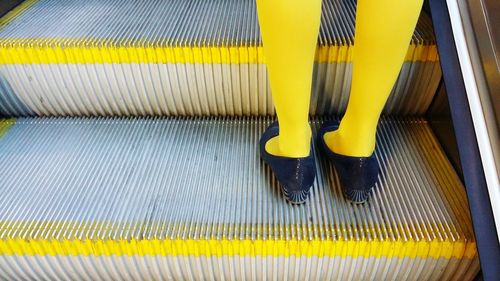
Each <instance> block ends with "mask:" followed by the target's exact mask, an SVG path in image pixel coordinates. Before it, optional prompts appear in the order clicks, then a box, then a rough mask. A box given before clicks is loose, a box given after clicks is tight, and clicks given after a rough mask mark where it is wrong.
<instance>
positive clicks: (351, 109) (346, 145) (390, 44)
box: [324, 0, 423, 157]
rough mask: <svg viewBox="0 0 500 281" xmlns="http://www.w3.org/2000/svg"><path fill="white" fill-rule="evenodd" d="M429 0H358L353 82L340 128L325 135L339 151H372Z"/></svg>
mask: <svg viewBox="0 0 500 281" xmlns="http://www.w3.org/2000/svg"><path fill="white" fill-rule="evenodd" d="M422 2H423V0H405V1H393V0H358V6H357V12H356V34H355V39H354V44H355V46H354V57H353V59H354V60H353V77H352V88H351V93H350V97H349V103H348V105H347V110H346V113H345V115H344V118H343V119H342V122H341V123H340V127H339V129H338V130H336V131H333V132H329V133H326V134H325V136H324V139H325V142H326V144H327V145H328V147H329V148H330V149H331V150H332V151H333V152H335V153H338V154H342V155H346V156H356V157H367V156H370V155H371V154H372V153H373V151H374V149H375V133H376V129H377V124H378V120H379V117H380V114H381V112H382V109H383V108H384V105H385V102H386V101H387V98H388V96H389V94H390V92H391V90H392V87H393V86H394V83H395V81H396V79H397V77H398V74H399V71H400V70H401V66H402V65H403V61H404V58H405V55H406V52H407V50H408V46H409V44H410V40H411V37H412V34H413V30H414V29H415V25H416V23H417V20H418V16H419V14H420V9H421V7H422Z"/></svg>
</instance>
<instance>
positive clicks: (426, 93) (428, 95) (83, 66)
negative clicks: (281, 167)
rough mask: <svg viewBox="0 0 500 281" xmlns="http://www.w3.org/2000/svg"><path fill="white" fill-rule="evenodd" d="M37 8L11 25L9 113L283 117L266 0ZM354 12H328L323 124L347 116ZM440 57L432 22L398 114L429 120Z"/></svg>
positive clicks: (3, 106)
mask: <svg viewBox="0 0 500 281" xmlns="http://www.w3.org/2000/svg"><path fill="white" fill-rule="evenodd" d="M30 1H31V2H30ZM30 1H28V2H26V3H27V4H26V5H24V6H23V7H22V9H19V10H16V11H14V12H15V13H16V14H17V16H15V17H14V16H9V15H7V16H6V17H4V18H2V19H1V20H0V114H1V115H4V116H165V115H168V116H179V115H187V116H193V115H196V116H214V115H217V116H255V115H273V114H274V105H273V102H272V99H271V93H270V87H269V81H268V75H267V70H266V66H265V60H264V57H263V50H262V47H261V42H260V34H259V26H258V21H257V15H256V11H255V3H254V2H255V1H254V0H243V1H229V0H223V1H215V0H208V1H187V0H172V1H130V0H127V1H116V0H92V1H85V2H81V1H76V0H70V1H61V0H40V1H33V0H30ZM354 2H355V1H353V0H348V1H340V0H325V1H324V3H323V14H322V22H321V30H320V35H319V38H318V45H319V46H318V49H317V56H316V65H315V70H314V77H313V86H312V100H311V106H310V110H311V114H312V115H332V114H334V115H338V114H342V113H343V112H344V111H345V108H346V104H347V101H348V98H349V91H350V87H351V73H352V63H351V60H352V57H353V55H352V49H353V48H352V47H353V32H354V13H355V3H354ZM2 23H3V24H2ZM283 48H287V44H286V42H284V44H283ZM435 50H436V49H435V44H434V38H433V35H432V26H431V24H430V21H429V18H428V17H427V16H425V15H422V16H421V18H420V21H419V24H418V26H417V29H416V31H415V34H414V36H413V39H412V44H411V45H410V47H409V49H408V52H407V56H406V61H405V63H404V65H403V67H402V69H401V72H400V75H399V78H398V80H397V82H396V83H395V86H394V88H393V93H392V94H391V96H390V98H389V101H388V103H387V106H386V108H385V112H386V113H387V114H392V115H396V114H397V115H422V114H424V113H425V111H426V110H427V108H428V107H429V105H430V103H431V102H432V100H433V97H434V94H435V92H436V89H437V86H438V84H439V81H440V79H441V70H440V67H439V61H438V57H437V53H436V51H435Z"/></svg>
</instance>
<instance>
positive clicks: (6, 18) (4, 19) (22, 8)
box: [0, 0, 38, 28]
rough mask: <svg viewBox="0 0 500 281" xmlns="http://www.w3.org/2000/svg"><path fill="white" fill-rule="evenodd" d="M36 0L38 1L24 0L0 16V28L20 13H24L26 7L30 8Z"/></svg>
mask: <svg viewBox="0 0 500 281" xmlns="http://www.w3.org/2000/svg"><path fill="white" fill-rule="evenodd" d="M36 2H38V0H26V1H24V2H23V3H21V4H19V5H18V6H17V7H15V8H14V9H12V11H10V12H8V13H7V14H6V15H4V16H3V17H0V28H1V27H3V26H4V25H6V24H8V23H9V22H11V21H12V20H14V19H15V18H16V17H17V16H19V15H20V14H22V13H24V12H25V11H26V10H27V9H29V8H31V6H33V5H34V4H35V3H36Z"/></svg>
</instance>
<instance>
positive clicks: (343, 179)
mask: <svg viewBox="0 0 500 281" xmlns="http://www.w3.org/2000/svg"><path fill="white" fill-rule="evenodd" d="M338 127H339V122H338V121H326V122H325V123H323V125H322V126H321V128H320V129H319V131H318V136H317V142H318V146H319V147H320V149H321V150H323V152H324V153H325V155H326V156H327V157H328V159H329V160H330V161H331V162H332V164H333V166H334V167H335V170H336V171H337V173H338V175H339V177H340V183H341V185H342V191H343V193H344V196H345V197H346V199H347V200H349V201H351V202H353V203H364V202H366V201H367V200H368V197H369V195H370V193H371V191H372V190H373V187H374V186H375V184H376V183H377V181H378V173H379V166H378V162H377V160H376V159H375V155H374V154H372V155H371V156H370V157H353V156H345V155H341V154H337V153H335V152H333V151H331V150H330V148H329V147H328V146H327V144H326V142H325V139H324V136H325V134H326V133H328V132H332V131H335V130H337V129H338Z"/></svg>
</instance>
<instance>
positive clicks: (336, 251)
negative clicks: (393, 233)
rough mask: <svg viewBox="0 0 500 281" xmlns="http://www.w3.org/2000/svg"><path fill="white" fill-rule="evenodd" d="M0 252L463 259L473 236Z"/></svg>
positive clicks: (6, 246)
mask: <svg viewBox="0 0 500 281" xmlns="http://www.w3.org/2000/svg"><path fill="white" fill-rule="evenodd" d="M0 255H29V256H33V255H50V256H54V255H63V256H65V255H72V256H75V255H84V256H88V255H94V256H111V255H126V256H132V255H139V256H144V255H150V256H154V255H160V256H217V257H221V256H234V255H238V256H275V257H277V256H284V257H288V256H308V257H312V256H318V257H324V256H327V257H338V256H340V257H344V258H345V257H352V258H358V257H363V258H380V257H386V258H393V257H395V258H405V257H410V258H416V257H418V258H434V259H439V258H445V259H450V258H457V259H461V258H467V259H472V258H474V257H475V256H476V247H475V242H472V241H455V242H451V241H406V242H403V241H377V240H375V241H332V240H310V241H305V240H228V239H222V240H219V239H208V240H192V239H186V240H183V239H173V240H171V239H165V240H158V239H155V240H117V241H116V240H84V241H80V240H65V239H64V240H25V239H6V240H0Z"/></svg>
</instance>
